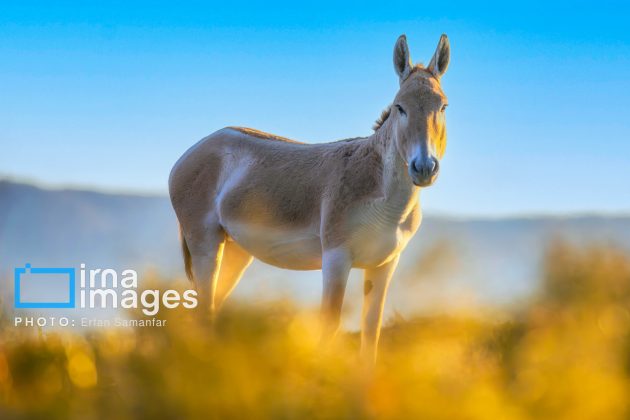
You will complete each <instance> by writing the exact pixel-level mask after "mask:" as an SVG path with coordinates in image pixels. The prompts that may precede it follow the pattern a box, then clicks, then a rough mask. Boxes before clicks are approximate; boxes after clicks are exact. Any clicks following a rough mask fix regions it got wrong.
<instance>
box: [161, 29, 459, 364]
mask: <svg viewBox="0 0 630 420" xmlns="http://www.w3.org/2000/svg"><path fill="white" fill-rule="evenodd" d="M449 56H450V47H449V43H448V40H447V38H446V36H444V35H443V36H442V38H441V39H440V42H439V44H438V48H437V50H436V52H435V55H434V57H433V59H432V60H431V62H430V64H429V66H427V68H424V67H422V66H419V65H417V66H413V65H412V64H411V60H410V58H409V51H408V47H407V42H406V38H405V37H404V35H403V36H401V37H400V38H399V39H398V41H397V43H396V47H395V49H394V67H395V69H396V72H397V74H398V76H399V79H400V90H399V91H398V93H397V95H396V97H395V99H394V102H393V104H392V105H391V106H390V107H389V108H388V109H387V110H386V111H385V112H384V113H383V116H382V117H381V120H380V121H379V122H378V123H377V126H376V127H375V133H374V134H373V135H372V136H370V137H367V138H354V139H347V140H341V141H336V142H332V143H321V144H305V143H300V142H296V141H292V140H289V139H285V138H282V137H278V136H274V135H271V134H267V133H263V132H260V131H257V130H253V129H248V128H239V127H228V128H224V129H222V130H219V131H217V132H215V133H213V134H211V135H210V136H208V137H206V138H204V139H202V140H201V141H200V142H198V143H197V144H196V145H194V146H193V147H191V148H190V149H189V150H188V151H187V152H186V153H185V154H184V155H183V156H182V157H181V158H180V159H179V160H178V161H177V163H176V164H175V166H174V167H173V170H172V172H171V176H170V179H169V190H170V196H171V201H172V203H173V208H174V209H175V212H176V214H177V217H178V220H179V222H180V227H181V232H182V246H183V249H184V256H185V260H186V269H187V273H188V275H189V277H191V278H192V279H193V280H194V281H195V283H196V285H197V288H198V290H199V293H200V296H199V298H200V302H201V305H202V307H204V308H206V309H208V310H210V311H211V312H212V313H214V311H215V310H216V309H217V308H218V307H219V305H220V304H221V303H222V302H223V301H224V300H225V298H226V297H227V295H228V294H229V293H230V291H231V290H232V289H233V287H234V286H235V285H236V283H237V282H238V280H239V278H240V277H241V275H242V273H243V272H244V270H245V268H246V267H247V266H248V265H249V264H250V262H251V260H252V257H256V258H258V259H260V260H262V261H264V262H267V263H269V264H272V265H275V266H278V267H282V268H288V269H295V270H313V269H322V270H323V277H324V295H323V299H322V311H323V315H324V317H325V320H326V324H325V325H326V328H325V334H324V335H325V336H331V335H332V334H333V333H334V331H335V330H336V329H337V327H338V324H339V313H340V310H341V304H342V302H343V293H344V290H345V284H346V280H347V276H348V273H349V270H350V269H351V268H352V267H356V268H362V269H365V270H366V274H365V290H366V294H365V302H364V317H363V318H364V319H363V334H362V337H363V339H362V348H363V353H364V354H365V355H366V356H367V357H368V358H371V359H373V358H374V357H375V354H376V343H377V340H378V331H379V328H380V323H381V316H382V306H383V303H384V298H385V293H386V289H387V285H388V283H389V279H390V278H391V275H392V273H393V271H394V269H395V266H396V263H397V261H398V257H399V254H400V252H401V251H402V250H403V249H404V248H405V246H406V245H407V242H408V241H409V239H410V238H411V236H412V235H413V234H414V233H415V232H416V230H417V229H418V227H419V225H420V221H421V211H420V204H419V201H418V196H419V190H420V187H426V186H428V185H431V184H432V183H433V182H434V181H435V179H436V177H437V175H438V171H439V159H440V158H441V157H442V155H443V154H444V149H445V146H446V128H445V118H444V109H445V106H446V97H445V95H444V93H443V92H442V90H441V88H440V82H439V79H440V77H441V76H442V74H444V72H445V71H446V68H447V66H448V61H449Z"/></svg>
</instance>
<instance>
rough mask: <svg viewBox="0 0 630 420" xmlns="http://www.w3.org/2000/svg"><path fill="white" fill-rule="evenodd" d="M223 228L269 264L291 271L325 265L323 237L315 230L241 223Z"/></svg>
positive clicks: (241, 244) (231, 237)
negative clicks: (323, 263)
mask: <svg viewBox="0 0 630 420" xmlns="http://www.w3.org/2000/svg"><path fill="white" fill-rule="evenodd" d="M224 228H225V230H226V231H227V232H228V234H229V236H230V239H231V240H233V241H235V242H236V243H238V244H239V245H240V246H241V247H242V248H243V249H245V250H246V251H247V252H249V253H250V254H252V255H253V256H254V257H255V258H257V259H259V260H261V261H263V262H265V263H267V264H271V265H274V266H276V267H280V268H287V269H290V270H319V269H321V268H322V248H321V239H320V237H319V236H318V235H317V234H315V233H314V232H313V231H312V230H309V229H306V228H278V227H260V226H252V225H246V224H241V223H228V224H227V226H224Z"/></svg>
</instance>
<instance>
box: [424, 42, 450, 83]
mask: <svg viewBox="0 0 630 420" xmlns="http://www.w3.org/2000/svg"><path fill="white" fill-rule="evenodd" d="M450 59H451V46H450V44H449V42H448V37H447V36H446V34H442V36H441V37H440V42H438V46H437V49H436V50H435V54H433V58H432V59H431V62H430V63H429V66H428V67H427V70H429V71H430V72H431V73H433V75H434V76H435V77H437V78H438V79H439V78H440V77H442V75H443V74H444V73H446V69H447V68H448V62H449V61H450Z"/></svg>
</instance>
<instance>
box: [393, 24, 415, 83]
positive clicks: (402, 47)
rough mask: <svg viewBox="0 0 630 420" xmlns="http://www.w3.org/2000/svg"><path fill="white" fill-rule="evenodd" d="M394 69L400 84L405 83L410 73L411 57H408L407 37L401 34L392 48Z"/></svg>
mask: <svg viewBox="0 0 630 420" xmlns="http://www.w3.org/2000/svg"><path fill="white" fill-rule="evenodd" d="M394 69H395V70H396V74H398V77H399V79H400V84H402V82H404V81H405V79H406V78H407V76H409V73H411V57H409V47H408V46H407V37H406V36H405V35H404V34H403V35H401V36H399V37H398V40H397V41H396V45H395V46H394Z"/></svg>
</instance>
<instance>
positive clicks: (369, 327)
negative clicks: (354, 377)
mask: <svg viewBox="0 0 630 420" xmlns="http://www.w3.org/2000/svg"><path fill="white" fill-rule="evenodd" d="M398 258H399V256H396V257H395V258H394V259H393V260H391V261H390V262H388V263H386V264H383V265H381V266H380V267H376V268H371V269H366V270H365V277H364V281H363V313H362V316H361V357H362V358H363V359H364V360H366V361H367V362H369V363H375V362H376V352H377V347H378V338H379V335H380V332H381V322H382V319H383V307H384V306H385V297H386V296H387V287H388V286H389V281H390V280H391V278H392V275H393V274H394V270H396V266H397V265H398Z"/></svg>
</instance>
